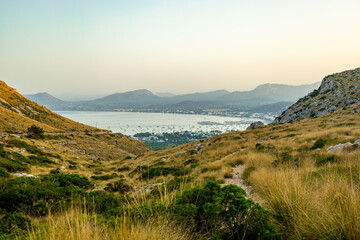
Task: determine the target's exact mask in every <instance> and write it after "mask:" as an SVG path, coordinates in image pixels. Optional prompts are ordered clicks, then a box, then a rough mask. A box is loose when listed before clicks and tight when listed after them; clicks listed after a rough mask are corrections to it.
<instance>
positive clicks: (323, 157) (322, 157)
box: [313, 154, 339, 167]
mask: <svg viewBox="0 0 360 240" xmlns="http://www.w3.org/2000/svg"><path fill="white" fill-rule="evenodd" d="M313 156H314V158H315V164H316V166H318V167H320V166H322V165H324V164H327V163H337V162H339V158H338V157H336V156H335V155H331V154H315V155H313Z"/></svg>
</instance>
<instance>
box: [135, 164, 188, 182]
mask: <svg viewBox="0 0 360 240" xmlns="http://www.w3.org/2000/svg"><path fill="white" fill-rule="evenodd" d="M191 171H192V169H191V168H183V167H150V168H148V169H147V170H145V171H144V172H143V173H142V174H141V176H140V178H142V179H146V178H147V179H151V178H154V177H158V176H166V175H169V174H172V175H173V176H184V175H187V174H189V173H190V172H191Z"/></svg>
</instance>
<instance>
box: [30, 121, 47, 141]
mask: <svg viewBox="0 0 360 240" xmlns="http://www.w3.org/2000/svg"><path fill="white" fill-rule="evenodd" d="M43 135H44V129H42V128H41V127H38V126H36V125H35V124H33V125H31V127H29V128H28V131H27V136H28V138H42V137H43Z"/></svg>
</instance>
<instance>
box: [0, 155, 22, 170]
mask: <svg viewBox="0 0 360 240" xmlns="http://www.w3.org/2000/svg"><path fill="white" fill-rule="evenodd" d="M0 167H2V168H5V169H6V170H7V171H9V172H22V171H25V172H27V171H29V168H28V167H27V166H26V165H24V164H21V163H19V162H17V161H13V160H10V159H5V158H1V157H0Z"/></svg>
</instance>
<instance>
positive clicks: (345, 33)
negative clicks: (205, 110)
mask: <svg viewBox="0 0 360 240" xmlns="http://www.w3.org/2000/svg"><path fill="white" fill-rule="evenodd" d="M359 12H360V1H359V0H338V1H335V0H301V1H294V0H286V1H285V0H283V1H282V0H251V1H250V0H247V1H245V0H236V1H235V0H234V1H231V0H148V1H146V0H127V1H120V0H97V1H95V0H57V1H55V0H43V1H41V0H31V1H30V0H0V79H1V80H3V81H5V82H7V83H8V84H9V85H11V86H13V87H15V88H16V89H17V90H19V91H20V92H22V93H35V92H44V91H46V92H50V93H52V94H55V95H56V94H60V93H64V92H76V93H79V94H88V93H89V94H94V93H99V94H107V93H114V92H123V91H128V90H135V89H143V88H146V89H149V90H151V91H153V92H174V93H185V92H195V91H209V90H215V89H227V90H230V91H235V90H249V89H252V88H254V87H256V86H257V85H259V84H262V83H268V82H270V83H284V84H296V85H297V84H303V83H313V82H316V81H320V80H321V79H322V78H323V77H324V76H325V75H327V74H331V73H334V72H339V71H342V70H347V69H352V68H355V67H360V31H359V27H360V14H359Z"/></svg>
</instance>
